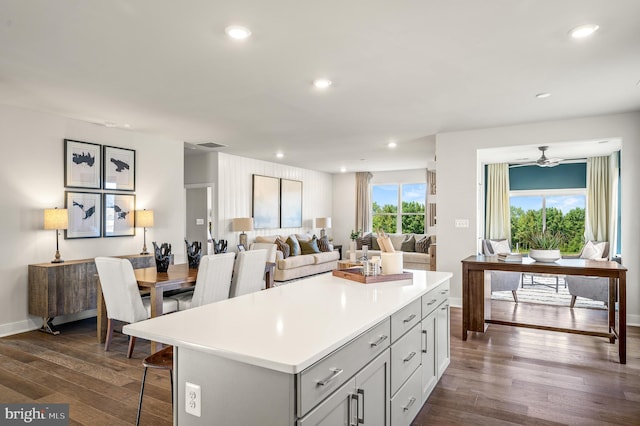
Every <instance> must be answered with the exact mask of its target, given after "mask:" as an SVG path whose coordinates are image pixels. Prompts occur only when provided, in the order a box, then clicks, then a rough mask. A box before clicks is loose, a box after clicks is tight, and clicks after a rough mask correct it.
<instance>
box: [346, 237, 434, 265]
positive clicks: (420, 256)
mask: <svg viewBox="0 0 640 426" xmlns="http://www.w3.org/2000/svg"><path fill="white" fill-rule="evenodd" d="M412 235H413V237H414V239H415V240H416V241H418V240H420V239H422V238H423V237H425V236H428V235H424V234H389V239H390V240H391V244H392V245H393V248H394V249H395V250H396V251H402V243H403V242H406V240H407V239H409V238H410V237H411V236H412ZM373 238H375V234H374V235H373ZM435 239H436V237H435V235H431V241H432V243H431V245H430V246H429V250H428V251H427V253H418V252H415V251H402V262H403V264H402V267H403V268H404V269H418V270H422V271H435V270H436V247H437V246H436V243H435ZM374 247H375V246H374ZM350 254H351V250H348V251H347V257H346V258H347V259H349V255H350ZM362 255H363V251H362V250H356V259H360V258H361V257H362ZM367 255H368V257H369V258H371V256H380V250H375V249H372V248H371V247H369V249H368V250H367Z"/></svg>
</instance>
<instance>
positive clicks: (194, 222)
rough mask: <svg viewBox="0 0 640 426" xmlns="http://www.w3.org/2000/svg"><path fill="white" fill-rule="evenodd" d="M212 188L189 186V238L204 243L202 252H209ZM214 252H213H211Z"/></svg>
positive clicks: (187, 235) (187, 230)
mask: <svg viewBox="0 0 640 426" xmlns="http://www.w3.org/2000/svg"><path fill="white" fill-rule="evenodd" d="M210 194H211V188H210V187H202V188H187V229H186V232H185V235H186V238H187V240H188V241H189V242H190V243H192V242H194V241H199V242H200V243H201V244H202V254H203V255H205V254H209V250H208V246H209V244H208V239H209V237H208V235H209V222H210V218H209V212H210V211H211V208H210V205H211V198H210ZM211 254H213V253H211Z"/></svg>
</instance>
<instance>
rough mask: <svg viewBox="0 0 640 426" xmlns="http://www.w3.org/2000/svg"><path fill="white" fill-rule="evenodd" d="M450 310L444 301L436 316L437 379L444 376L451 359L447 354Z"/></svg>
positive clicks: (448, 353)
mask: <svg viewBox="0 0 640 426" xmlns="http://www.w3.org/2000/svg"><path fill="white" fill-rule="evenodd" d="M449 320H450V309H449V302H448V301H446V302H444V303H442V304H441V305H440V306H439V307H438V311H437V315H436V361H437V365H438V379H440V377H442V375H443V374H444V370H446V369H447V367H448V366H449V361H450V359H451V356H450V352H449V350H450V349H449V348H450V346H449V339H450V332H449V328H450V325H449V324H450V321H449Z"/></svg>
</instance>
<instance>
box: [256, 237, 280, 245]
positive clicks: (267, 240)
mask: <svg viewBox="0 0 640 426" xmlns="http://www.w3.org/2000/svg"><path fill="white" fill-rule="evenodd" d="M278 238H280V239H281V240H283V241H284V238H282V237H281V236H280V235H258V236H257V237H256V243H271V244H275V243H276V239H278Z"/></svg>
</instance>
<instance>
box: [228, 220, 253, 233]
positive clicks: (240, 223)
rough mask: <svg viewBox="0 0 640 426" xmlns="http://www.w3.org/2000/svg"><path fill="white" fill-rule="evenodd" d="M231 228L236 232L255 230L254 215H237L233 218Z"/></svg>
mask: <svg viewBox="0 0 640 426" xmlns="http://www.w3.org/2000/svg"><path fill="white" fill-rule="evenodd" d="M231 228H232V230H233V231H235V232H238V231H241V232H244V231H253V218H252V217H236V218H235V219H233V223H232V224H231Z"/></svg>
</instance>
